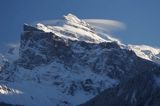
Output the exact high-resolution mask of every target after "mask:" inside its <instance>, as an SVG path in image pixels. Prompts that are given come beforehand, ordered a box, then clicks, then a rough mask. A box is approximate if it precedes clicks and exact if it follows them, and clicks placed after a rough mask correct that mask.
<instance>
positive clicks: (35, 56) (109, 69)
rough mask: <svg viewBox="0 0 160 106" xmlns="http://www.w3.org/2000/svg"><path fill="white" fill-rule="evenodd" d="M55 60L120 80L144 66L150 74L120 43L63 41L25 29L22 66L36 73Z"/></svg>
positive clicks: (21, 55)
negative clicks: (42, 66) (38, 68)
mask: <svg viewBox="0 0 160 106" xmlns="http://www.w3.org/2000/svg"><path fill="white" fill-rule="evenodd" d="M27 27H28V28H27ZM54 59H59V60H60V61H61V63H63V64H65V65H66V66H67V67H72V66H73V65H74V64H79V65H81V66H82V67H88V68H90V69H91V70H92V71H93V72H95V73H99V74H103V73H105V74H106V75H109V76H110V77H113V78H118V79H125V77H130V76H132V74H135V73H137V72H139V71H140V70H142V67H141V66H144V67H143V70H147V68H145V67H146V65H147V64H148V62H145V61H144V60H143V59H140V58H139V57H137V56H136V55H135V53H134V52H133V51H130V50H127V49H122V48H121V47H120V46H119V45H118V44H117V43H116V42H102V43H88V42H85V41H73V40H69V39H62V38H60V37H59V36H57V35H56V34H55V33H53V32H44V31H43V30H38V29H37V30H36V29H35V28H32V26H26V25H25V26H24V32H23V33H22V35H21V45H20V58H19V60H18V64H19V65H20V66H23V67H25V68H28V69H33V68H34V67H36V66H39V65H42V64H48V63H50V62H52V61H54ZM124 64H125V65H124ZM124 76H125V77H124Z"/></svg>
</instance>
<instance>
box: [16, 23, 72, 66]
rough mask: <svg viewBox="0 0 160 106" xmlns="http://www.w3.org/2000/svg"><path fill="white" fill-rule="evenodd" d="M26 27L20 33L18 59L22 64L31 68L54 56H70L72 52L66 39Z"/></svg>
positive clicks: (46, 61) (64, 57)
mask: <svg viewBox="0 0 160 106" xmlns="http://www.w3.org/2000/svg"><path fill="white" fill-rule="evenodd" d="M26 27H27V26H25V28H24V32H23V34H22V35H21V45H20V59H19V61H18V63H19V64H21V65H22V66H24V67H25V68H33V67H35V66H38V65H41V64H46V63H49V62H50V61H51V60H53V59H54V58H56V57H57V58H60V59H63V60H66V58H67V57H71V54H72V53H70V52H71V50H69V49H70V48H69V46H68V42H67V41H65V40H64V39H62V38H60V37H58V36H56V35H54V33H46V32H44V31H41V30H40V31H38V30H34V29H33V30H30V29H31V28H32V27H31V26H28V27H29V28H26ZM30 27H31V28H30ZM28 29H29V30H28Z"/></svg>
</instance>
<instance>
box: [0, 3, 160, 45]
mask: <svg viewBox="0 0 160 106" xmlns="http://www.w3.org/2000/svg"><path fill="white" fill-rule="evenodd" d="M159 11H160V0H1V1H0V24H1V25H0V44H5V43H9V42H16V41H17V39H18V40H19V39H20V33H21V32H22V26H23V23H32V22H35V21H39V20H50V19H57V18H61V17H62V16H63V15H65V14H68V13H73V14H75V15H77V16H78V17H80V18H94V19H95V18H100V19H113V20H118V21H121V22H123V23H125V24H126V26H127V29H126V30H123V31H119V32H115V33H114V36H115V37H117V38H120V39H121V40H122V41H123V42H124V43H131V44H147V45H152V46H156V47H160V31H159V29H160V12H159Z"/></svg>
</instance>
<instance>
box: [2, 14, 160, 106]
mask: <svg viewBox="0 0 160 106" xmlns="http://www.w3.org/2000/svg"><path fill="white" fill-rule="evenodd" d="M152 49H154V48H149V49H145V48H141V46H134V45H129V46H126V45H124V44H122V43H120V42H119V41H118V40H117V39H115V38H112V37H111V36H109V35H108V34H106V33H104V32H100V31H97V30H96V27H94V26H92V25H90V24H88V23H87V22H85V21H84V20H80V19H79V18H77V17H76V16H74V15H72V14H68V15H67V16H64V18H63V20H60V21H55V23H54V24H53V25H49V24H47V25H44V24H41V23H38V24H36V25H28V24H24V30H23V32H22V34H21V40H20V45H19V46H15V47H12V48H10V49H9V50H8V52H7V53H6V54H3V55H0V65H1V66H0V67H1V68H0V102H2V103H8V104H12V105H16V104H18V105H25V106H44V105H46V106H57V105H58V106H75V105H79V104H82V103H84V102H86V101H88V100H90V99H91V98H93V97H95V96H96V95H98V94H99V93H101V92H102V91H104V90H105V89H108V88H113V87H116V86H117V85H119V84H121V83H122V82H123V81H124V80H127V79H130V78H131V77H133V76H135V75H137V74H139V73H140V72H141V71H144V70H151V71H157V70H158V71H159V70H160V68H159V65H158V64H157V63H158V62H159V60H158V59H157V61H155V59H154V58H153V57H158V56H159V52H158V49H155V50H157V52H156V51H153V50H152ZM147 50H148V51H151V54H152V56H149V55H150V54H149V53H148V54H147V53H146V51H147ZM134 51H135V52H136V53H135V52H134ZM143 53H144V54H145V55H141V54H143ZM137 55H138V56H137ZM145 56H148V58H145ZM140 57H142V58H145V59H148V60H150V61H148V60H145V59H142V58H140ZM151 61H154V62H151Z"/></svg>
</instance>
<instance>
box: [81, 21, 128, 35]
mask: <svg viewBox="0 0 160 106" xmlns="http://www.w3.org/2000/svg"><path fill="white" fill-rule="evenodd" d="M84 20H85V21H86V22H87V23H89V24H90V25H93V26H95V27H96V28H98V29H101V30H103V31H105V32H108V33H111V32H113V31H116V30H124V29H126V25H125V24H124V23H123V22H120V21H116V20H107V19H84Z"/></svg>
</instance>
